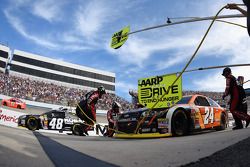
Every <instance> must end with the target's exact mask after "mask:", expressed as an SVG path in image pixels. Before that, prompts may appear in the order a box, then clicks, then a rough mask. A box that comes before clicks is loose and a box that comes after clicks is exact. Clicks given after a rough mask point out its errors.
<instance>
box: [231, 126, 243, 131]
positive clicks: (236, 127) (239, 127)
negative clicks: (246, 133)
mask: <svg viewBox="0 0 250 167" xmlns="http://www.w3.org/2000/svg"><path fill="white" fill-rule="evenodd" d="M242 128H243V127H242V126H235V127H233V130H237V129H242Z"/></svg>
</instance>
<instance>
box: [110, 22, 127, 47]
mask: <svg viewBox="0 0 250 167" xmlns="http://www.w3.org/2000/svg"><path fill="white" fill-rule="evenodd" d="M129 31H130V27H129V26H127V27H125V28H123V29H122V30H121V31H118V32H116V33H114V34H113V36H112V41H111V44H110V46H111V48H114V49H118V48H120V47H121V46H122V45H123V44H124V43H125V42H126V40H127V39H128V33H129Z"/></svg>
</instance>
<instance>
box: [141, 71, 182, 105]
mask: <svg viewBox="0 0 250 167" xmlns="http://www.w3.org/2000/svg"><path fill="white" fill-rule="evenodd" d="M176 78H177V75H176V74H171V75H163V76H155V77H149V78H142V79H139V80H138V98H139V102H140V103H141V104H143V105H145V106H147V107H148V108H152V107H153V106H154V108H166V107H171V106H172V105H174V104H175V103H176V102H178V101H179V100H180V99H181V98H182V79H181V77H180V78H179V79H178V80H177V81H176V83H175V84H174V85H172V83H173V82H174V81H175V80H176ZM171 85H172V86H171ZM155 103H157V104H156V105H155Z"/></svg>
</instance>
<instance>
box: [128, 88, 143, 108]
mask: <svg viewBox="0 0 250 167" xmlns="http://www.w3.org/2000/svg"><path fill="white" fill-rule="evenodd" d="M129 94H130V96H131V97H132V104H133V105H134V108H142V107H144V106H143V105H142V104H140V103H139V98H138V93H136V92H134V91H133V90H129Z"/></svg>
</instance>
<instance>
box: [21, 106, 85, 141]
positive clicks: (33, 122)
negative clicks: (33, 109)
mask: <svg viewBox="0 0 250 167" xmlns="http://www.w3.org/2000/svg"><path fill="white" fill-rule="evenodd" d="M18 126H22V127H26V128H28V129H29V130H33V131H34V130H38V129H47V130H58V131H59V132H63V131H72V134H74V135H79V136H84V135H87V134H86V133H85V132H84V129H85V128H86V127H87V126H86V125H85V124H84V123H83V121H82V120H81V119H79V118H78V117H77V116H75V115H73V114H72V113H70V112H68V111H67V110H65V109H55V110H51V111H48V112H45V113H43V114H41V115H22V116H20V117H19V118H18Z"/></svg>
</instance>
